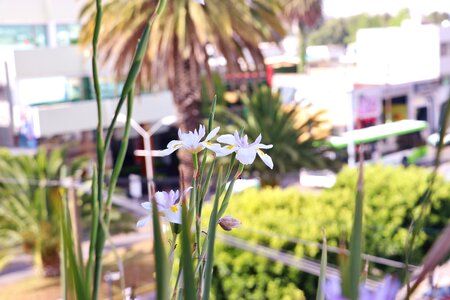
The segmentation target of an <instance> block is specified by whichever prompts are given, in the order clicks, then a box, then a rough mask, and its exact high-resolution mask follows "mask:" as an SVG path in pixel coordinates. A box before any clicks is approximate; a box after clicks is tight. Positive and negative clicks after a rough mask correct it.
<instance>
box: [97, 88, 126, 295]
mask: <svg viewBox="0 0 450 300" xmlns="http://www.w3.org/2000/svg"><path fill="white" fill-rule="evenodd" d="M133 92H134V89H131V90H130V92H129V94H128V102H127V104H128V105H127V119H126V122H125V127H124V135H123V138H122V143H121V145H120V149H119V153H118V155H117V161H116V164H115V165H114V169H113V173H112V175H111V182H110V184H109V186H108V195H107V198H106V203H105V209H104V211H100V214H99V220H100V223H102V222H104V223H105V224H106V226H105V227H106V229H108V228H109V222H110V211H111V206H112V194H113V192H114V189H115V187H116V184H117V180H118V178H119V174H120V170H121V169H122V165H123V162H124V160H125V155H126V151H127V148H128V137H129V134H130V128H131V116H132V114H133V99H134V97H133V96H134V95H133ZM106 237H107V232H105V229H104V228H103V226H102V227H99V228H98V235H97V243H96V249H95V266H94V291H93V297H92V298H93V299H98V292H99V286H100V278H101V269H102V266H101V264H102V253H103V248H104V246H105V241H106Z"/></svg>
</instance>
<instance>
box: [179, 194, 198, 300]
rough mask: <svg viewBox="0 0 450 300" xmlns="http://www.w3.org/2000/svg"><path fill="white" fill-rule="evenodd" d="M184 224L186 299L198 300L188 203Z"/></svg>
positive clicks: (183, 258) (184, 205) (182, 246)
mask: <svg viewBox="0 0 450 300" xmlns="http://www.w3.org/2000/svg"><path fill="white" fill-rule="evenodd" d="M181 209H182V222H181V226H182V229H181V259H182V262H183V280H184V290H183V293H184V298H185V299H186V300H195V299H196V293H195V290H196V284H195V279H194V267H193V266H194V264H193V262H192V260H193V259H192V250H193V249H192V244H191V241H190V237H189V236H190V234H191V230H190V229H191V226H190V222H189V215H188V211H187V207H186V202H184V203H182V205H181Z"/></svg>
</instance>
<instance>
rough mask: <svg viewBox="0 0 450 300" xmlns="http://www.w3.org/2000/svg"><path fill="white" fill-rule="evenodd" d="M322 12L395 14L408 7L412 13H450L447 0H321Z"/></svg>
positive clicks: (340, 14) (344, 14)
mask: <svg viewBox="0 0 450 300" xmlns="http://www.w3.org/2000/svg"><path fill="white" fill-rule="evenodd" d="M323 3H324V13H325V15H326V16H330V17H343V16H351V15H356V14H359V13H363V12H367V13H369V14H372V15H375V14H383V13H385V12H387V13H389V14H396V13H397V12H398V11H399V10H400V9H402V8H405V7H407V8H409V9H410V11H411V12H412V13H413V14H429V13H430V12H433V11H439V12H448V13H450V1H449V0H323Z"/></svg>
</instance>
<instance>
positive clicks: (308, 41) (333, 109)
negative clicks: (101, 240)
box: [0, 0, 450, 299]
mask: <svg viewBox="0 0 450 300" xmlns="http://www.w3.org/2000/svg"><path fill="white" fill-rule="evenodd" d="M103 2H104V6H105V11H104V16H103V27H102V31H101V34H100V44H99V62H100V73H99V74H100V88H101V93H102V97H103V100H102V108H103V112H104V113H103V116H102V117H103V121H104V124H107V123H109V122H110V120H111V118H112V117H113V114H114V109H115V107H116V105H117V102H118V97H119V96H120V92H121V90H122V87H123V84H124V79H125V75H126V73H127V71H128V66H129V64H130V63H131V61H132V58H133V57H132V55H133V52H134V50H135V45H136V41H137V40H138V38H139V36H140V34H141V32H142V30H143V28H144V25H145V23H146V21H147V19H148V18H149V16H150V15H151V13H152V11H153V10H154V8H155V5H156V1H153V0H139V1H120V0H108V1H103ZM93 4H94V2H93V1H89V0H15V1H9V0H0V147H1V149H0V240H2V242H0V267H2V268H3V269H2V270H3V271H0V284H1V285H4V286H5V287H10V288H8V289H4V290H5V291H6V292H4V291H0V298H1V299H13V298H14V299H57V298H58V297H60V296H59V287H58V285H59V282H58V279H57V275H58V274H59V263H60V261H59V258H58V255H59V254H58V251H59V241H58V239H59V233H58V225H57V221H55V220H56V219H55V218H57V217H55V216H52V212H51V209H50V208H49V207H46V208H42V206H41V205H40V204H39V203H51V202H52V201H57V200H55V199H58V197H62V198H64V199H67V201H70V202H71V203H73V208H72V209H73V211H74V214H75V216H76V217H75V218H76V220H74V222H75V224H77V225H76V227H77V230H78V231H79V238H80V241H81V243H82V244H83V241H86V240H87V238H88V232H89V228H88V224H89V223H88V218H89V215H90V207H89V205H88V202H89V201H87V200H86V197H89V192H90V191H89V188H86V186H87V187H89V184H90V178H91V175H92V171H91V170H92V166H93V164H94V162H95V159H96V148H95V143H96V141H95V137H96V134H95V130H96V127H97V112H96V102H95V94H94V89H93V81H92V71H91V61H90V60H91V56H92V49H91V45H90V43H91V35H92V31H93V24H94V23H93V22H94V20H93V16H94V14H95V5H93ZM449 14H450V4H449V3H448V2H447V1H439V0H427V1H421V0H414V1H411V0H410V1H407V0H402V1H401V0H398V1H388V0H383V1H375V0H253V1H243V0H227V1H218V0H206V5H205V6H200V5H198V3H195V2H194V1H184V0H183V1H177V2H173V3H172V1H170V0H169V4H168V7H167V10H166V11H165V12H164V15H163V16H162V18H161V19H160V20H158V22H157V24H156V25H155V27H154V29H153V30H152V32H151V34H150V46H149V49H148V51H147V52H146V56H145V59H144V62H143V67H142V70H141V72H140V73H139V77H138V83H137V89H136V94H137V95H136V101H135V107H134V112H133V124H132V126H133V131H132V133H131V135H130V143H129V147H128V151H127V155H126V159H125V164H124V167H123V169H122V171H121V175H120V179H119V183H118V185H119V189H118V191H117V193H116V195H115V196H114V197H115V198H114V210H115V214H114V220H113V228H112V235H113V236H114V240H115V241H116V243H117V245H118V248H119V252H120V253H121V255H122V256H123V259H124V261H125V262H126V266H127V267H126V275H127V277H126V280H127V286H129V287H130V299H131V298H132V296H131V294H135V293H136V294H138V295H140V298H139V299H152V297H153V296H154V294H153V292H152V291H153V289H154V286H153V282H152V281H153V277H152V275H151V274H152V272H153V269H152V268H153V265H152V260H151V257H150V256H149V255H148V253H149V252H151V250H152V246H151V242H150V241H149V240H151V239H150V233H149V231H148V230H139V231H136V230H135V229H134V224H135V222H136V220H137V219H138V217H139V216H140V215H142V211H141V210H140V209H139V207H140V205H139V203H140V202H142V201H145V200H146V199H147V197H148V192H147V188H146V186H147V185H146V182H147V181H148V180H152V181H154V182H155V184H156V186H157V188H158V189H159V190H168V189H171V188H178V186H179V180H180V178H179V176H178V170H179V166H181V167H182V168H185V169H186V170H188V171H187V172H189V170H190V166H189V161H188V160H189V159H190V157H188V158H186V155H184V154H183V153H181V154H180V155H178V156H175V155H172V156H170V157H164V158H158V157H152V156H151V151H152V150H155V149H157V150H160V149H164V148H165V147H166V145H167V143H168V142H169V141H171V140H173V139H176V138H177V131H178V128H181V129H182V130H184V131H186V130H193V129H195V128H197V127H198V125H199V124H200V123H201V122H203V120H204V119H205V118H207V115H208V112H209V108H210V104H211V102H212V99H213V97H214V95H216V96H217V103H218V107H217V114H216V121H217V124H219V125H220V126H221V127H222V130H221V133H225V132H226V131H228V132H229V131H232V130H235V129H237V130H239V129H240V128H242V127H244V128H245V132H246V133H247V134H248V135H249V138H250V140H254V139H255V138H256V137H257V136H258V134H259V133H262V136H263V142H264V143H266V144H274V148H273V149H272V150H269V151H268V154H269V155H271V156H272V158H273V160H274V165H275V167H274V170H273V171H272V172H268V170H267V169H266V167H265V166H264V165H263V164H262V162H257V163H256V164H255V165H254V166H252V168H251V169H248V170H247V171H246V173H245V174H244V175H243V178H242V180H240V181H239V182H238V183H237V186H236V196H235V198H236V199H235V200H234V202H235V203H236V205H235V206H233V207H230V210H231V211H232V212H233V213H234V214H233V215H234V216H236V217H238V218H239V219H241V220H242V222H243V224H244V225H243V227H242V229H239V230H237V231H233V233H232V234H231V235H230V234H228V233H227V234H226V235H225V234H223V235H222V237H221V238H220V240H221V243H220V246H219V249H218V250H217V251H218V252H219V255H218V258H217V266H216V267H215V272H216V273H215V274H216V277H215V278H217V279H216V284H215V295H216V299H303V298H306V299H312V297H313V295H314V289H315V286H316V282H317V275H318V270H319V266H318V263H317V259H318V258H319V257H320V242H321V240H322V235H321V228H322V227H325V229H326V232H327V236H328V239H329V243H330V245H331V246H332V247H335V249H334V250H335V251H334V254H333V253H330V254H329V255H330V258H329V260H330V263H331V265H332V266H333V264H334V265H337V263H338V261H339V259H340V256H342V253H341V251H340V250H339V249H341V250H342V249H344V250H345V249H346V248H347V241H348V237H349V231H350V228H351V227H350V226H351V220H352V208H353V200H352V199H353V197H354V190H355V185H356V171H355V169H354V167H355V165H356V162H357V161H358V160H359V159H360V155H362V156H363V157H364V159H365V160H366V164H367V168H368V171H367V174H366V180H367V186H366V195H367V196H366V197H367V204H366V205H367V210H366V221H365V222H366V228H365V235H366V244H365V249H364V251H365V253H366V254H367V255H368V256H367V257H366V262H367V266H366V267H367V272H366V273H367V276H368V278H369V279H370V280H372V281H371V282H372V284H373V286H376V285H377V284H379V281H380V279H381V278H382V276H383V275H384V274H387V273H392V272H398V273H400V270H402V268H405V266H404V265H403V262H402V261H403V247H404V239H405V237H406V234H407V231H408V225H409V224H410V221H411V220H412V216H414V214H416V212H417V205H418V203H419V197H420V194H421V192H422V191H423V190H424V189H425V186H426V178H427V176H428V175H429V172H430V170H431V167H432V164H433V159H434V155H435V152H436V145H437V143H438V135H437V133H436V132H437V131H438V130H439V129H440V122H441V120H442V118H443V111H444V108H445V107H446V105H448V100H449V93H450V86H449V83H450V17H449ZM124 112H125V110H124ZM122 127H123V123H121V122H120V118H119V124H118V125H117V128H116V129H115V132H114V137H113V140H112V143H111V146H110V149H108V151H109V152H108V160H107V168H108V169H109V170H110V169H111V168H112V166H113V165H114V163H115V160H116V158H117V153H118V149H119V147H120V143H121V138H122V134H123V129H122ZM143 132H147V133H146V134H143ZM444 142H445V146H446V145H447V144H448V143H450V135H448V136H446V137H445V140H444ZM360 147H362V148H361V151H360ZM143 150H145V151H143ZM442 158H443V163H442V165H441V168H440V169H439V172H440V176H441V177H439V180H440V181H439V188H438V190H437V191H436V193H435V197H434V199H433V202H432V203H433V204H432V206H433V208H432V209H431V210H430V219H429V220H428V221H427V224H425V227H424V230H423V232H421V235H420V238H419V241H418V242H417V247H416V249H414V253H413V256H412V257H413V259H412V261H411V266H409V267H408V268H410V269H411V270H413V269H414V268H415V267H417V265H418V264H420V261H421V260H422V258H423V256H424V255H425V253H426V251H427V250H428V249H429V247H430V245H431V244H432V242H433V241H434V240H435V238H436V236H437V235H438V234H439V233H440V231H441V230H442V228H443V227H444V226H445V225H446V223H447V220H448V217H449V216H450V210H449V207H448V203H449V201H450V193H449V192H450V183H449V182H448V181H449V180H450V151H449V149H448V148H447V147H444V150H443V154H442ZM153 174H154V175H153ZM185 174H189V173H185ZM64 178H70V180H71V182H72V183H71V184H69V186H67V185H64V184H63V181H62V179H64ZM59 187H65V192H64V193H60V194H58V193H57V192H55V191H56V190H57V189H58V188H59ZM67 187H68V188H67ZM52 199H53V200H52ZM256 200H258V201H257V203H256ZM249 241H251V243H250V244H251V247H250V248H249V247H248V245H250V244H249ZM332 247H331V248H332ZM331 248H330V249H331ZM266 250H270V251H274V252H273V253H272V255H264V254H261V253H262V252H264V251H266ZM252 253H253V254H252ZM255 253H256V254H258V255H254V254H255ZM340 253H341V254H340ZM141 254H147V255H146V256H145V257H146V258H145V259H144V258H143V257H144V256H143V255H141ZM281 254H283V255H281ZM106 255H107V256H108V255H110V256H111V257H109V258H108V259H107V260H106V263H107V264H109V265H108V266H107V267H106V271H105V278H104V279H105V287H104V291H103V294H104V297H105V298H111V299H112V298H113V297H114V295H117V294H118V283H117V278H116V277H117V274H116V273H115V269H116V267H115V265H114V260H115V259H114V258H113V255H112V254H111V253H109V254H108V251H107V253H106ZM286 255H287V256H286ZM281 256H283V257H281ZM33 266H34V267H33ZM143 266H145V267H143ZM442 268H443V269H442V270H443V271H437V273H438V275H436V276H437V279H436V282H437V284H436V285H435V287H434V288H433V289H432V288H431V287H428V286H424V287H423V288H422V290H421V292H420V293H422V294H420V293H419V294H418V295H417V299H424V298H422V297H423V294H424V293H427V292H428V293H430V291H431V290H433V291H435V290H436V289H437V290H439V289H440V290H439V291H440V292H442V291H443V290H444V289H445V288H447V289H448V287H449V286H448V282H449V280H450V278H449V277H448V274H450V271H447V272H446V271H445V266H444V267H442ZM447 269H448V266H447ZM36 270H40V271H36ZM330 272H331V273H333V272H337V269H336V268H335V269H334V271H333V270H331V271H330ZM439 272H441V273H439ZM37 274H38V275H37ZM439 274H441V275H439ZM42 275H45V276H47V277H50V278H44V277H43V276H42ZM52 276H53V278H51V277H52ZM54 276H56V277H54ZM115 278H116V279H115ZM440 282H442V284H441V283H440ZM131 291H132V292H131ZM443 293H444V292H443ZM119 294H120V292H119ZM435 299H441V298H435ZM442 299H443V298H442Z"/></svg>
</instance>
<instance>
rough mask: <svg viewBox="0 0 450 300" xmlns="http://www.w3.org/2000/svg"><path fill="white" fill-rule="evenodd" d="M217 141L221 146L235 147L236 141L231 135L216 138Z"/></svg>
mask: <svg viewBox="0 0 450 300" xmlns="http://www.w3.org/2000/svg"><path fill="white" fill-rule="evenodd" d="M217 141H218V142H219V143H222V144H228V145H236V140H235V139H234V136H233V135H232V134H224V135H221V136H219V137H218V138H217Z"/></svg>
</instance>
